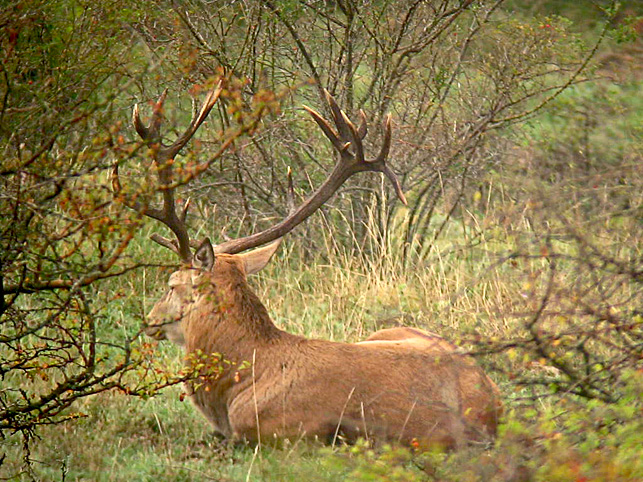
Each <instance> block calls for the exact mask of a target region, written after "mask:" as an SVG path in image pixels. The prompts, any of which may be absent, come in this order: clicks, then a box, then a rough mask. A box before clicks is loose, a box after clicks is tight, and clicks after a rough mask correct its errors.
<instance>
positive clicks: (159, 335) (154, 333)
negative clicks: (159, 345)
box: [143, 325, 166, 340]
mask: <svg viewBox="0 0 643 482" xmlns="http://www.w3.org/2000/svg"><path fill="white" fill-rule="evenodd" d="M143 332H144V333H145V334H146V335H147V336H149V337H151V338H154V339H155V340H165V339H166V336H165V330H163V329H162V328H161V327H160V326H154V325H147V326H145V328H143Z"/></svg>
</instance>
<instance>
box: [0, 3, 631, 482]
mask: <svg viewBox="0 0 643 482" xmlns="http://www.w3.org/2000/svg"><path fill="white" fill-rule="evenodd" d="M641 15H643V8H642V7H641V6H640V5H639V4H638V3H636V2H623V3H622V4H617V3H615V2H610V1H606V0H600V1H590V0H579V1H576V2H566V1H562V0H560V1H559V0H551V1H538V2H520V1H517V0H516V1H512V0H505V1H502V0H496V1H472V0H458V1H457V0H432V1H429V0H426V1H413V2H386V1H380V0H323V1H321V0H320V1H316V0H313V1H303V0H302V1H297V0H252V1H245V2H230V1H216V0H213V1H200V0H199V1H197V0H167V1H160V2H133V1H131V0H114V1H111V2H89V1H81V0H47V1H45V0H35V1H34V0H30V1H25V0H9V1H7V2H5V3H4V4H3V6H2V7H1V10H0V26H1V28H2V32H3V34H2V36H1V37H0V42H1V45H2V50H1V52H0V55H1V56H2V65H1V67H0V69H1V71H0V142H1V144H0V149H1V152H2V157H1V164H0V182H1V183H2V185H1V187H0V223H1V224H0V232H1V233H2V236H1V241H0V290H1V293H0V294H1V296H0V431H1V432H0V433H1V436H0V448H2V450H0V454H2V455H0V474H2V477H7V478H9V477H17V478H18V479H25V480H30V479H38V478H43V479H44V480H47V479H53V478H61V479H65V477H69V478H70V479H73V480H97V479H98V478H100V477H103V478H104V479H105V480H113V479H116V480H119V479H122V478H132V479H133V480H136V479H140V480H145V479H147V478H156V479H158V478H159V477H161V478H162V477H165V478H167V480H177V479H182V478H183V479H186V480H191V479H192V478H193V477H194V476H195V475H194V474H195V473H198V474H201V476H203V474H206V475H207V476H209V477H212V478H215V479H217V480H227V479H231V480H237V479H244V480H246V479H247V478H253V477H254V478H256V479H257V480H262V479H263V480H266V479H270V478H273V479H275V480H280V479H284V480H288V479H289V478H297V479H302V478H303V479H307V480H317V479H315V477H319V479H320V480H337V479H338V478H346V479H348V480H384V479H382V477H390V479H386V480H425V479H428V480H636V478H637V477H641V476H642V474H641V470H642V468H641V465H640V462H637V457H635V455H636V452H637V450H640V449H637V447H640V445H641V439H640V433H641V431H640V420H641V417H640V415H641V403H640V394H641V386H642V385H641V374H642V371H641V370H642V368H641V357H642V355H641V351H642V338H643V333H642V322H643V303H642V300H643V297H642V296H641V282H642V278H643V262H642V254H641V253H642V249H643V244H642V241H643V239H642V230H641V226H642V225H643V223H642V216H643V211H642V196H643V195H642V194H641V193H643V186H642V179H643V172H642V167H641V166H643V163H641V153H642V150H641V149H642V146H641V138H642V132H641V130H642V127H641V126H643V119H642V118H641V116H642V112H643V110H642V108H641V107H642V105H641V103H642V100H641V99H642V96H641V85H642V82H643V79H642V78H641V72H643V44H642V42H641V40H640V38H639V34H640V33H641V30H642V29H643V27H642V25H643V24H642V23H641V22H642V21H641ZM220 80H221V81H222V82H223V85H224V91H223V94H222V97H221V99H220V101H219V103H218V104H217V105H216V106H215V109H214V110H213V112H212V113H211V114H210V117H209V119H208V121H207V122H206V124H205V125H204V126H203V127H202V128H201V130H200V131H199V132H198V134H197V135H196V136H195V140H194V141H193V142H191V143H190V144H189V146H188V148H187V149H185V150H184V151H183V152H182V155H181V156H180V157H179V158H177V159H176V164H177V166H179V167H186V168H188V167H190V166H193V165H195V164H196V163H204V162H205V163H207V164H208V165H209V168H208V169H207V170H206V171H205V172H204V173H203V174H202V175H200V176H199V177H198V178H197V179H194V180H193V181H192V182H190V183H189V184H186V185H182V186H180V192H179V197H180V198H181V199H183V200H184V199H187V198H188V197H189V198H190V199H191V200H192V205H193V208H192V210H191V215H190V217H189V218H188V222H189V224H190V227H191V232H192V234H193V236H194V237H200V236H204V235H208V236H210V237H211V238H213V240H215V241H222V240H224V239H226V238H227V237H236V236H240V235H246V234H249V233H251V232H253V231H255V230H257V229H263V228H265V227H267V226H269V225H271V224H274V223H275V222H276V221H278V220H279V219H281V218H282V217H283V216H284V215H285V214H286V213H287V211H288V202H287V191H288V188H287V182H286V172H287V171H288V169H289V168H291V169H292V172H293V181H294V187H295V194H296V197H297V199H298V201H301V200H303V199H304V198H305V197H306V196H307V194H308V193H310V192H312V191H313V190H314V188H315V187H316V186H318V185H319V184H320V183H321V182H322V180H323V179H324V178H325V176H326V175H327V173H328V172H329V171H330V169H331V167H332V165H333V162H334V161H333V154H332V149H331V147H330V146H329V145H328V144H327V142H325V138H324V136H323V135H321V132H320V131H319V130H318V129H317V128H316V127H315V126H314V124H313V123H312V122H311V120H310V119H309V118H308V117H307V116H306V115H305V113H304V111H303V110H302V109H301V106H302V105H308V106H311V107H313V108H315V109H317V110H319V111H320V112H322V113H325V109H327V107H326V105H325V103H324V101H323V94H322V89H327V90H328V91H329V92H330V93H331V94H332V95H334V96H335V98H336V99H337V100H338V102H339V104H340V105H341V106H342V108H343V109H344V110H345V111H346V112H347V114H348V115H349V117H351V118H355V117H356V115H357V113H358V111H359V110H360V109H361V110H363V111H364V112H365V115H366V118H367V119H368V121H369V126H370V129H371V132H370V135H369V137H367V139H368V140H370V142H372V143H373V144H372V145H367V150H369V148H371V147H372V148H373V149H375V148H376V147H374V146H377V145H378V142H379V141H380V139H381V134H382V129H381V127H380V126H381V124H382V121H383V119H384V116H385V115H386V114H387V113H391V114H392V116H393V125H394V128H393V129H394V142H393V146H392V151H391V155H390V164H391V166H392V168H393V169H394V170H395V171H396V173H397V174H398V177H399V178H400V179H401V181H402V185H403V188H404V190H405V193H406V195H407V198H408V199H409V206H408V208H407V207H403V206H400V205H399V203H397V202H395V196H394V193H392V192H391V191H390V190H389V187H388V185H387V183H386V182H384V181H383V180H382V179H380V178H379V177H377V176H373V175H368V176H367V175H362V176H358V177H356V178H354V179H352V180H350V181H349V182H348V183H347V184H345V185H344V187H343V188H342V189H341V190H340V192H339V193H338V194H337V195H336V196H335V197H334V198H333V199H332V200H331V201H330V202H329V203H328V204H327V205H326V206H325V207H324V208H323V209H322V210H321V212H320V213H318V214H316V215H315V216H314V217H313V218H311V219H310V220H309V221H307V223H306V224H305V225H303V226H301V227H300V228H299V229H298V230H297V231H296V232H294V233H292V234H290V235H289V236H288V240H287V243H286V244H287V245H286V247H285V249H283V250H282V253H281V254H280V257H279V259H277V260H276V262H275V263H274V266H271V267H270V268H269V270H268V271H267V272H266V273H265V274H263V275H261V276H260V277H259V279H258V280H256V281H255V282H254V284H255V286H256V289H257V291H258V292H259V294H260V295H261V298H262V299H264V300H265V302H266V304H267V306H268V308H269V310H270V311H271V313H272V314H273V316H274V317H275V320H276V322H277V323H278V324H279V325H280V326H282V327H283V328H285V329H288V330H289V331H293V332H296V333H302V334H306V335H308V336H318V337H323V338H329V339H337V340H348V341H355V340H357V339H359V338H360V337H362V336H364V335H365V334H367V333H369V332H371V331H372V330H374V329H376V328H379V327H385V326H391V325H394V324H398V323H405V324H411V325H414V326H419V327H421V328H426V329H429V330H432V331H437V332H440V333H442V334H444V335H445V336H447V337H448V338H450V339H452V340H453V341H455V342H457V343H459V344H460V345H462V346H463V347H464V348H465V349H467V350H470V351H471V352H472V353H474V354H476V355H478V356H479V359H480V362H481V363H482V364H483V365H484V366H485V367H486V368H487V369H488V370H489V371H490V373H491V375H492V377H493V378H494V379H495V380H497V381H498V382H499V384H500V385H501V387H502V389H503V392H504V394H505V396H506V401H507V408H508V415H507V420H506V423H505V425H504V428H503V432H502V434H501V437H500V438H499V440H498V442H497V445H496V446H495V447H493V448H490V449H489V450H487V451H480V450H479V449H478V451H477V452H476V451H475V450H474V451H473V452H468V451H467V452H466V453H464V454H453V455H444V454H414V453H412V452H409V451H406V450H404V449H399V450H398V449H397V448H391V449H384V450H383V451H379V452H378V451H373V450H372V449H371V448H370V447H368V446H367V445H365V446H361V445H359V446H356V447H353V448H341V449H333V450H330V449H325V451H324V450H322V451H321V452H320V451H313V452H312V453H310V452H309V451H308V450H307V449H301V448H300V449H298V450H295V448H293V450H292V451H290V452H287V453H286V454H285V455H284V454H282V455H280V454H279V453H273V452H268V453H262V452H259V454H260V455H259V461H258V462H257V465H256V466H254V465H253V464H255V458H256V457H255V456H256V454H255V455H253V453H252V451H250V450H248V449H230V448H225V447H224V446H222V445H219V444H218V443H217V442H216V441H214V440H212V438H211V437H210V436H209V435H208V433H207V429H206V428H204V427H203V426H202V421H201V420H200V418H199V415H198V414H196V413H194V412H192V411H190V409H189V407H185V406H184V405H183V404H180V403H175V402H178V399H179V395H178V393H179V392H180V387H179V386H176V387H170V388H167V389H165V390H163V391H162V392H160V393H161V396H160V397H153V398H150V397H151V396H153V395H157V394H158V393H159V390H160V389H161V388H165V387H167V386H168V385H176V384H178V383H179V382H180V381H182V380H183V379H185V377H188V376H190V374H189V373H185V372H183V371H181V368H180V366H181V362H180V355H179V354H178V352H177V351H175V350H174V349H173V348H171V347H165V346H156V345H153V344H150V343H149V342H148V341H147V340H145V339H144V338H142V337H140V336H139V335H140V327H141V321H142V320H143V317H144V313H145V311H146V310H148V309H149V308H150V306H151V304H152V303H153V301H154V299H156V297H157V296H158V292H157V289H158V290H161V289H162V287H163V285H164V283H165V281H166V278H167V274H168V273H169V270H171V268H172V267H174V266H176V264H177V262H178V261H177V260H175V259H174V258H172V257H171V256H169V255H168V253H165V252H163V250H160V249H157V248H156V247H154V245H153V244H152V243H150V242H149V240H148V235H149V234H150V233H151V232H154V231H156V230H157V229H158V228H157V226H154V225H153V224H152V223H150V222H148V221H146V220H144V219H142V217H141V213H137V212H134V211H132V210H129V209H127V208H126V207H125V206H124V203H123V199H119V198H118V197H114V195H113V193H112V191H111V183H110V176H111V170H112V168H113V166H114V165H119V166H120V168H121V178H122V180H123V184H124V186H125V189H126V191H127V193H128V195H135V196H139V197H140V199H142V200H143V201H144V204H147V203H150V204H154V203H156V202H157V201H158V196H157V194H158V193H157V192H156V188H157V184H156V183H155V174H154V172H153V169H152V168H151V165H150V162H149V153H148V152H147V150H146V147H145V146H143V145H142V144H141V143H140V142H139V141H138V140H137V139H136V136H135V133H134V129H132V127H131V124H130V120H129V119H130V116H131V111H132V108H133V106H134V105H135V104H136V103H138V104H140V108H141V111H142V113H143V116H144V117H145V116H148V115H149V114H150V112H151V108H150V105H151V104H152V103H153V102H154V101H155V100H156V99H157V98H158V96H159V95H160V94H161V92H162V91H163V90H164V89H168V91H169V95H168V100H167V102H166V107H165V110H164V115H165V124H164V128H165V132H166V139H167V140H168V141H171V140H173V139H174V138H176V137H177V136H178V135H179V134H180V133H181V132H182V131H183V129H184V128H185V127H186V126H187V125H188V123H189V121H190V117H191V114H192V112H191V107H190V104H191V101H195V102H197V103H198V102H200V100H201V98H202V97H204V95H205V92H206V91H207V89H209V88H210V87H212V85H214V84H215V83H216V82H218V81H220ZM258 119H260V120H259V121H258ZM257 121H258V122H259V123H258V124H257V125H255V123H256V122H257ZM250 124H252V128H251V129H250V128H249V127H248V126H249V125H250ZM224 142H230V143H231V147H230V148H229V149H227V150H226V151H225V152H223V153H221V152H220V151H219V148H220V146H221V145H222V143H224ZM338 287H340V289H338ZM168 367H170V368H169V369H168ZM97 394H100V395H97ZM123 394H127V395H137V396H139V397H141V398H143V400H136V399H131V398H129V397H125V396H123ZM166 394H171V395H167V396H165V397H164V395H166ZM89 395H96V396H93V397H89ZM187 419H190V420H193V422H190V423H185V420H187ZM50 426H54V428H50ZM59 430H62V432H60V431H59ZM61 434H62V435H61ZM70 435H73V437H70ZM97 438H98V439H100V440H101V442H100V443H97V442H96V441H95V439H97ZM121 447H122V448H121ZM472 450H473V449H472ZM186 454H187V455H186ZM190 454H196V455H190ZM293 454H294V455H293ZM284 457H285V458H288V457H292V460H295V461H296V463H293V464H291V465H290V466H289V467H288V468H287V469H284V468H283V467H282V466H283V461H284ZM147 460H153V463H152V464H148V463H146V461H147ZM253 467H255V468H254V469H253ZM128 470H131V472H128ZM194 471H197V472H194ZM253 471H254V472H253ZM99 473H103V474H104V475H101V476H99V475H98V474H99ZM128 474H130V475H128ZM131 474H137V475H131ZM463 474H464V475H463ZM393 476H395V477H397V479H395V478H394V477H393ZM204 477H205V476H204ZM378 477H379V479H378Z"/></svg>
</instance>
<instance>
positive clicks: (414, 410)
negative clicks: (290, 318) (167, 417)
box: [147, 240, 500, 448]
mask: <svg viewBox="0 0 643 482" xmlns="http://www.w3.org/2000/svg"><path fill="white" fill-rule="evenodd" d="M274 249H276V243H273V245H269V246H267V247H264V248H260V249H257V250H254V251H250V252H247V253H244V254H240V255H227V254H219V255H216V256H215V255H214V252H213V248H212V246H211V244H210V242H209V241H208V240H206V242H205V243H204V244H203V245H202V246H201V247H200V248H199V250H198V251H197V253H196V256H195V262H194V266H193V267H191V268H185V269H182V270H179V271H177V272H175V273H173V274H172V275H171V277H170V282H169V285H170V291H169V292H168V293H167V294H166V295H165V296H164V297H163V298H162V299H161V300H160V301H159V302H158V303H157V304H156V305H155V306H154V308H153V309H152V311H151V313H150V314H149V317H148V323H149V325H148V326H149V327H148V328H147V333H148V334H150V335H152V336H154V337H155V338H158V339H163V338H167V339H169V340H171V341H173V342H175V343H178V344H179V345H182V346H183V347H184V348H185V350H186V351H187V353H189V354H194V353H202V354H206V355H207V354H213V353H214V354H220V355H221V356H222V357H223V359H224V360H226V361H227V362H232V364H231V365H228V364H227V363H222V364H220V367H221V368H222V371H221V372H220V373H219V372H218V370H217V368H214V370H211V371H213V372H214V374H212V375H211V376H205V377H204V378H203V379H200V380H197V382H195V383H191V385H190V392H191V395H192V400H193V402H194V403H195V405H196V406H197V407H198V408H199V409H200V410H201V412H203V414H204V415H205V416H206V417H207V418H208V420H210V422H212V424H213V425H214V427H215V428H216V430H217V431H219V432H220V433H221V434H223V435H224V436H225V437H229V438H232V439H234V440H247V441H250V442H253V443H256V442H264V443H265V442H270V441H273V440H275V439H284V438H288V439H291V440H294V439H298V438H300V437H302V436H304V437H315V438H318V439H321V440H323V441H328V442H333V441H334V440H335V439H336V438H337V437H338V436H342V437H344V438H345V439H348V440H349V441H352V440H355V439H356V438H357V437H360V436H361V437H366V438H368V439H375V440H393V441H401V442H403V443H411V442H413V443H414V444H417V443H419V444H421V445H423V446H428V445H436V444H437V445H441V446H443V447H446V448H451V447H456V446H460V445H462V444H464V443H466V442H471V441H485V440H488V439H489V438H491V437H493V436H494V435H495V433H496V426H497V423H498V416H499V414H500V402H499V394H498V390H497V387H496V385H495V384H494V383H493V382H492V381H491V380H490V379H489V378H488V377H487V376H486V375H485V374H484V372H483V371H482V370H481V369H480V368H479V367H478V366H477V365H476V363H475V362H474V361H473V359H472V358H471V357H469V356H465V355H461V354H457V353H455V350H456V347H455V346H453V345H452V344H450V343H448V342H447V341H446V340H444V339H443V338H440V337H439V336H437V335H433V334H430V333H427V332H424V331H422V330H418V329H413V328H392V329H386V330H381V331H378V332H376V333H374V334H373V335H372V336H371V337H369V338H368V339H367V340H366V341H363V342H360V343H337V342H331V341H324V340H310V339H306V338H303V337H301V336H296V335H292V334H290V333H287V332H285V331H283V330H280V329H279V328H277V327H276V326H275V325H274V324H273V322H272V321H271V319H270V317H269V316H268V312H267V311H266V308H265V307H264V306H263V304H262V303H261V301H259V299H258V298H257V296H256V295H255V294H254V293H253V292H252V290H251V289H250V287H249V286H248V283H247V280H246V273H253V272H256V271H257V270H259V269H261V268H262V267H263V266H264V265H265V264H266V263H267V262H268V260H269V258H270V256H271V255H272V253H273V252H274ZM215 360H217V361H218V360H220V358H218V357H216V358H215ZM193 361H194V362H197V361H198V362H203V361H204V360H203V359H198V360H193ZM244 362H250V364H251V366H250V367H249V368H246V369H239V367H241V366H242V365H243V363H244ZM205 364H206V366H207V365H208V363H207V362H206V363H205ZM204 370H207V369H204Z"/></svg>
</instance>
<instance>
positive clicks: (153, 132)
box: [112, 82, 222, 263]
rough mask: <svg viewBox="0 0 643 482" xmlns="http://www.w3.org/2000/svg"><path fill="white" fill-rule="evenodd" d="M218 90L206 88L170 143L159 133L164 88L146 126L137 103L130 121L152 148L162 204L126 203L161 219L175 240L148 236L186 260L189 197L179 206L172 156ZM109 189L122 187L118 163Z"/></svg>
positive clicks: (188, 255)
mask: <svg viewBox="0 0 643 482" xmlns="http://www.w3.org/2000/svg"><path fill="white" fill-rule="evenodd" d="M221 90H222V83H221V82H219V83H218V84H217V85H216V86H215V88H214V89H212V90H211V91H210V92H208V95H207V96H206V98H205V100H204V102H203V105H202V106H201V109H200V111H199V112H198V113H196V114H195V115H194V116H193V117H192V121H191V122H190V125H189V126H188V128H187V129H186V130H185V132H184V133H183V134H182V135H181V136H179V138H178V139H177V140H176V141H175V142H174V143H172V144H171V145H169V146H164V145H162V143H161V135H160V130H161V124H162V121H163V104H164V102H165V98H166V97H167V90H165V91H164V92H163V93H162V94H161V96H160V97H159V99H158V101H157V102H156V103H155V104H154V108H153V111H152V116H151V119H150V122H149V125H147V126H146V125H145V124H144V123H143V122H142V121H141V117H140V110H139V107H138V105H135V106H134V109H133V112H132V123H133V124H134V128H135V129H136V132H137V133H138V135H139V136H140V137H141V139H142V140H143V141H144V142H145V143H146V144H147V145H148V146H149V147H150V149H151V157H152V160H153V162H154V164H155V165H156V169H157V175H158V178H159V188H158V189H159V190H160V191H161V192H162V194H163V205H162V207H161V208H160V209H158V208H153V207H150V206H144V205H142V204H141V203H140V202H138V201H130V202H129V203H127V205H128V206H129V207H130V208H132V209H134V210H136V211H138V212H140V213H143V214H145V215H146V216H148V217H151V218H153V219H156V220H157V221H160V222H162V223H163V224H165V225H166V226H167V227H168V228H170V230H171V231H172V232H173V233H174V235H175V236H176V239H175V240H170V239H167V238H165V237H163V236H161V235H159V234H156V233H154V234H152V236H150V237H151V239H152V240H154V241H155V242H157V243H159V244H160V245H162V246H165V247H166V248H169V249H171V250H172V251H174V252H175V253H177V254H178V255H179V256H180V258H181V260H182V261H183V262H185V263H189V262H190V261H191V260H192V252H191V250H190V246H191V245H192V244H193V242H192V241H191V240H190V236H189V234H188V231H187V225H186V222H185V221H186V217H187V213H188V209H189V205H190V200H189V199H188V200H187V201H186V202H185V203H184V204H183V207H182V208H179V207H178V206H177V204H176V202H175V199H174V189H175V185H174V178H173V177H174V176H173V171H172V165H173V160H174V157H175V156H176V154H178V152H179V151H180V150H181V149H182V148H183V147H184V146H185V144H187V142H188V141H189V140H190V139H191V138H192V136H193V135H194V133H195V132H196V131H197V129H198V128H199V127H200V126H201V124H202V123H203V121H204V120H205V119H206V117H207V116H208V114H209V113H210V111H211V110H212V108H213V107H214V104H215V103H216V102H217V100H218V98H219V95H220V94H221ZM112 189H113V190H114V192H115V193H120V192H121V191H122V189H121V183H120V180H119V177H118V166H115V167H114V169H113V171H112Z"/></svg>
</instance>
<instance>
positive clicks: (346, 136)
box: [214, 94, 406, 254]
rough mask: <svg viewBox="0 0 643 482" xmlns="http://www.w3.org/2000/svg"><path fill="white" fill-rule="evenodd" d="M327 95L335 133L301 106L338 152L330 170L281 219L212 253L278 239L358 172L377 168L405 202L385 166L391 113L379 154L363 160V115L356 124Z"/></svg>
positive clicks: (236, 249) (237, 251) (397, 184)
mask: <svg viewBox="0 0 643 482" xmlns="http://www.w3.org/2000/svg"><path fill="white" fill-rule="evenodd" d="M327 95H328V101H329V104H330V108H331V112H332V113H333V120H334V123H335V126H336V128H337V132H335V130H334V129H333V128H332V127H331V125H330V123H329V122H328V121H327V120H326V119H324V118H323V117H322V116H321V115H320V114H319V113H318V112H316V111H315V110H313V109H311V108H310V107H306V106H304V109H305V110H306V111H307V112H308V113H309V114H310V115H311V117H312V118H313V120H314V121H315V123H316V124H317V125H318V126H319V127H320V128H321V130H322V131H323V132H324V134H325V135H326V137H328V139H329V140H330V141H331V143H332V144H333V147H334V148H335V149H336V150H337V151H338V152H339V154H340V156H339V160H338V162H337V163H336V164H335V167H334V168H333V171H332V172H331V173H330V175H329V176H328V178H326V180H325V181H324V182H323V183H322V185H321V186H319V188H318V189H317V190H316V191H315V192H314V193H313V194H311V195H310V196H309V197H308V198H307V199H306V200H305V201H304V202H303V203H302V204H301V205H300V206H299V207H297V208H296V209H295V210H294V211H291V213H290V214H289V215H288V216H287V217H286V218H285V219H283V220H282V221H281V222H279V223H277V224H276V225H274V226H272V227H270V228H268V229H266V230H265V231H261V232H259V233H255V234H253V235H250V236H246V237H245V238H239V239H233V240H228V241H225V242H223V243H221V244H219V245H218V246H216V247H215V248H214V249H215V253H231V254H234V253H239V252H241V251H244V250H246V249H249V248H254V247H257V246H261V245H263V244H266V243H268V242H270V241H274V240H275V239H277V238H280V237H281V236H283V235H285V234H286V233H288V232H290V231H291V230H292V229H294V228H295V227H296V226H297V225H298V224H300V223H301V222H303V221H304V220H305V219H306V218H308V217H309V216H310V215H311V214H313V213H314V212H315V211H317V209H319V208H320V207H321V206H322V205H323V204H324V203H325V202H326V201H328V199H330V198H331V196H332V195H333V194H334V193H335V192H336V191H337V190H338V189H339V187H340V186H341V185H342V184H343V183H344V182H345V181H346V180H347V179H348V178H349V177H351V176H352V175H353V174H356V173H358V172H363V171H377V172H381V173H383V174H384V175H385V176H386V177H388V178H389V180H390V181H391V182H392V183H393V187H394V189H395V193H396V194H397V196H398V198H399V199H400V200H401V201H402V202H403V203H404V204H406V198H405V197H404V193H403V192H402V188H401V186H400V182H399V181H398V179H397V177H396V176H395V174H394V173H393V171H392V170H391V169H390V168H389V167H388V166H387V165H386V158H387V156H388V153H389V150H390V147H391V118H390V116H388V117H387V119H386V122H385V126H384V140H383V145H382V147H381V149H380V152H379V154H378V156H377V157H376V158H375V159H372V160H366V159H365V158H364V147H363V144H362V139H363V138H364V136H365V135H366V131H367V128H366V116H365V115H364V113H363V112H362V113H360V125H359V127H355V124H353V123H352V122H351V121H350V119H348V117H346V114H344V113H343V112H342V110H341V109H340V108H339V107H338V106H337V103H336V102H335V100H334V99H333V98H332V97H331V96H330V94H327ZM351 145H353V149H350V150H349V149H348V148H349V147H350V146H351ZM351 151H354V152H351Z"/></svg>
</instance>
